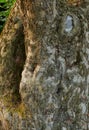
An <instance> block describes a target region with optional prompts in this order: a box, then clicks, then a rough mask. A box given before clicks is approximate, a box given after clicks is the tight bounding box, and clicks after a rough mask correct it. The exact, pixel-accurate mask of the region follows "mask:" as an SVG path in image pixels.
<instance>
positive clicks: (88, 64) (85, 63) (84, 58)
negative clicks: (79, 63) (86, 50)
mask: <svg viewBox="0 0 89 130" xmlns="http://www.w3.org/2000/svg"><path fill="white" fill-rule="evenodd" d="M82 57H83V64H84V65H85V67H86V68H87V69H89V63H88V61H87V59H86V57H85V56H82Z"/></svg>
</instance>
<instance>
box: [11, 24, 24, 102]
mask: <svg viewBox="0 0 89 130" xmlns="http://www.w3.org/2000/svg"><path fill="white" fill-rule="evenodd" d="M12 59H13V77H12V79H13V82H12V86H13V88H12V101H13V102H14V103H15V104H17V103H19V102H21V97H20V94H19V85H20V81H21V74H22V71H23V68H24V64H25V60H26V53H25V45H24V33H23V26H22V25H21V26H20V28H19V29H18V30H17V31H16V34H15V38H14V39H13V41H12ZM12 86H11V87H12Z"/></svg>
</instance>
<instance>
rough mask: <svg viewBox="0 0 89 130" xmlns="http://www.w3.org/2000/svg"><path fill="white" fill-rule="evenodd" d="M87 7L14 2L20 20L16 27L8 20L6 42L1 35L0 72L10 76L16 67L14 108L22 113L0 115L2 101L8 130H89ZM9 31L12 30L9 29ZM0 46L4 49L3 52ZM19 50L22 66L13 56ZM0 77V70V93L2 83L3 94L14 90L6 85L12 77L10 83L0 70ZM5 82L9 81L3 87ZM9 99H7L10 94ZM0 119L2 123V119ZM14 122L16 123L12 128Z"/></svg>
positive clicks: (51, 0) (57, 1)
mask: <svg viewBox="0 0 89 130" xmlns="http://www.w3.org/2000/svg"><path fill="white" fill-rule="evenodd" d="M76 2H77V1H76ZM88 4H89V2H88V1H85V2H84V1H82V2H80V4H78V5H76V4H69V3H68V1H66V0H63V1H61V0H45V1H44V0H36V1H35V0H34V1H32V0H29V1H27V0H24V1H22V0H18V1H17V4H16V7H17V9H19V13H20V15H19V16H18V17H19V19H20V21H19V20H16V21H17V22H16V23H14V22H10V21H9V22H10V23H12V25H11V27H12V28H11V29H10V28H7V27H6V28H5V29H4V30H5V31H6V30H7V29H9V33H8V35H10V34H11V37H9V38H10V40H8V37H7V36H6V35H5V36H4V34H5V33H4V31H3V37H4V38H2V36H1V39H2V40H1V41H3V39H4V42H1V45H0V48H1V52H2V53H1V54H3V55H4V54H5V55H4V58H5V60H6V61H4V58H3V56H2V55H1V59H0V60H1V70H5V69H8V68H9V70H11V72H12V70H13V67H14V65H16V66H17V69H16V70H18V72H19V74H20V80H19V81H20V82H18V93H19V96H20V98H21V102H20V104H23V105H21V107H19V108H23V109H22V110H23V111H22V112H21V113H23V114H18V110H17V111H14V112H12V111H11V110H8V112H6V113H7V116H6V114H5V112H2V111H6V110H7V106H6V105H5V102H3V100H2V102H1V104H3V105H2V106H6V107H5V109H3V107H1V108H2V109H1V110H2V111H0V112H1V115H3V117H4V118H3V119H4V121H6V120H8V129H11V130H20V129H21V130H88V129H89V123H88V122H89V121H88V120H89V114H88V110H89V108H88V107H89V106H88V101H89V91H88V88H89V31H88V28H89V18H88V17H87V16H88V12H89V5H88ZM16 15H17V14H16ZM14 16H15V15H14ZM69 16H70V18H71V24H70V26H72V28H71V29H69V31H68V23H66V22H68V21H66V20H68V19H67V18H68V17H69ZM6 25H8V24H6ZM18 25H19V26H18ZM15 27H16V29H13V28H15ZM20 29H21V30H20ZM66 29H67V31H66ZM23 30H24V31H23ZM7 32H8V30H7ZM21 32H24V33H21ZM6 34H7V33H6ZM21 34H22V35H21ZM19 37H22V38H21V41H18V39H17V38H19ZM5 40H6V41H7V42H5ZM22 41H23V42H22ZM7 43H8V46H7ZM16 43H17V44H16ZM22 43H23V44H24V45H25V47H24V46H23V45H22ZM13 45H14V47H13ZM3 46H5V47H6V48H7V51H6V53H4V51H3ZM5 47H4V49H5ZM21 47H22V49H21ZM24 48H25V49H24ZM20 49H21V51H23V53H22V52H21V54H20V53H19V55H20V56H21V60H22V59H23V61H21V60H19V59H18V57H17V56H18V52H19V51H20ZM12 52H14V53H13V55H12ZM10 56H11V57H10ZM8 58H9V59H10V60H11V61H13V59H15V64H14V62H10V64H9V62H8ZM2 63H4V65H3V64H2ZM18 63H19V66H18ZM9 65H10V66H9ZM20 65H21V66H20ZM20 67H22V68H21V70H20ZM7 72H9V71H8V70H7ZM15 73H16V76H17V75H18V73H17V71H13V74H14V75H15ZM3 75H4V77H3V76H2V71H1V72H0V79H4V82H1V86H0V87H1V88H0V89H1V90H2V88H3V83H4V89H3V93H4V94H5V92H6V90H8V91H9V92H10V91H11V90H14V87H12V86H11V83H12V80H13V79H14V78H13V77H12V78H11V79H12V80H10V78H9V77H10V73H9V74H8V73H7V74H6V76H5V74H4V71H3ZM5 77H6V79H9V83H10V86H9V87H8V88H7V86H8V84H7V83H8V82H7V80H5ZM15 88H16V86H15ZM11 94H12V95H11V96H12V97H13V93H11ZM15 94H16V93H15ZM2 97H3V96H2ZM17 101H18V98H17ZM16 106H17V105H16ZM13 108H14V106H13ZM19 112H20V111H19ZM23 115H24V116H23ZM0 120H1V122H2V123H1V124H3V120H2V119H0ZM16 120H17V122H16V123H17V124H14V123H13V122H15V121H16ZM6 124H7V123H6Z"/></svg>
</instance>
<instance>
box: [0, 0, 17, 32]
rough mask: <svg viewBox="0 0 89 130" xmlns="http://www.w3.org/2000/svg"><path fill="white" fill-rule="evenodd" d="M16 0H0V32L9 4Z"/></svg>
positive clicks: (9, 7) (8, 11)
mask: <svg viewBox="0 0 89 130" xmlns="http://www.w3.org/2000/svg"><path fill="white" fill-rule="evenodd" d="M15 1H16V0H0V32H1V31H2V29H3V26H4V24H5V22H6V19H7V17H8V15H9V13H10V9H11V6H12V5H13V3H14V2H15Z"/></svg>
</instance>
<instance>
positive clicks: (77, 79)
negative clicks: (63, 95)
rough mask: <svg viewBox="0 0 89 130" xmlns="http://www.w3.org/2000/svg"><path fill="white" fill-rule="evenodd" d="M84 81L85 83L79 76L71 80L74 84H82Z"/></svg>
mask: <svg viewBox="0 0 89 130" xmlns="http://www.w3.org/2000/svg"><path fill="white" fill-rule="evenodd" d="M84 81H85V78H82V77H81V76H80V75H75V76H74V78H73V82H74V83H81V82H84Z"/></svg>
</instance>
